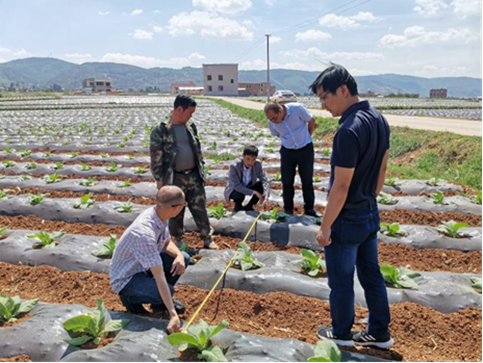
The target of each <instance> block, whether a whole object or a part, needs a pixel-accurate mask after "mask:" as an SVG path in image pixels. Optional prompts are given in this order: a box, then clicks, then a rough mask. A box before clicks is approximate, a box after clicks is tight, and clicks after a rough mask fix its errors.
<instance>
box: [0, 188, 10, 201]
mask: <svg viewBox="0 0 483 363" xmlns="http://www.w3.org/2000/svg"><path fill="white" fill-rule="evenodd" d="M7 199H8V197H7V192H6V191H5V190H1V189H0V200H7Z"/></svg>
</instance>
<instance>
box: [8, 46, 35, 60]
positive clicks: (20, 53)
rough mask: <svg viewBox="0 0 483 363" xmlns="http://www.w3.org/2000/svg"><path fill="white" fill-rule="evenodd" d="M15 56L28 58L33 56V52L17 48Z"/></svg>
mask: <svg viewBox="0 0 483 363" xmlns="http://www.w3.org/2000/svg"><path fill="white" fill-rule="evenodd" d="M13 55H14V56H16V57H18V58H27V57H32V56H33V54H32V53H30V52H28V51H26V50H25V49H23V48H22V49H20V50H17V51H16V52H14V53H13Z"/></svg>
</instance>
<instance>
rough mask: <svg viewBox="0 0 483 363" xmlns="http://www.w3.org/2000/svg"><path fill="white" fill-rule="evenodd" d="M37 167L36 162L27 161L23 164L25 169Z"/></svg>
mask: <svg viewBox="0 0 483 363" xmlns="http://www.w3.org/2000/svg"><path fill="white" fill-rule="evenodd" d="M36 168H37V164H36V163H27V164H26V165H25V169H29V170H30V169H36Z"/></svg>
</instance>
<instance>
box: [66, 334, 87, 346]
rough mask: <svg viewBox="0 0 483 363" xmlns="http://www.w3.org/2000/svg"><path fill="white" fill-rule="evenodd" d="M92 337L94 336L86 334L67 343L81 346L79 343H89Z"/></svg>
mask: <svg viewBox="0 0 483 363" xmlns="http://www.w3.org/2000/svg"><path fill="white" fill-rule="evenodd" d="M92 338H93V337H91V336H90V335H87V334H86V335H82V336H80V337H77V338H74V339H70V340H67V343H68V344H70V345H75V346H79V345H82V344H85V343H87V342H88V341H89V340H91V339H92Z"/></svg>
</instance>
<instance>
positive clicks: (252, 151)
mask: <svg viewBox="0 0 483 363" xmlns="http://www.w3.org/2000/svg"><path fill="white" fill-rule="evenodd" d="M243 155H248V156H255V157H257V156H258V148H257V147H256V146H255V145H246V146H245V147H244V148H243Z"/></svg>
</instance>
